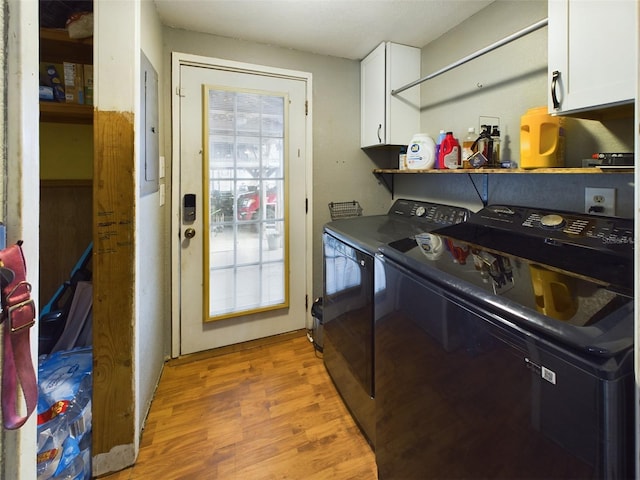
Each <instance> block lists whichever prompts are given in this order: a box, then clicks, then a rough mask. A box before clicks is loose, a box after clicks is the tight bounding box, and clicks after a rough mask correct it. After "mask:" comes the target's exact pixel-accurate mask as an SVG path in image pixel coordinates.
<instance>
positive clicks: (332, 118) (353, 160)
mask: <svg viewBox="0 0 640 480" xmlns="http://www.w3.org/2000/svg"><path fill="white" fill-rule="evenodd" d="M163 38H164V42H165V61H166V62H167V63H166V64H165V71H166V72H169V71H170V63H169V62H170V53H171V52H172V51H177V52H182V53H189V54H194V55H203V56H208V57H215V58H223V59H227V60H234V61H239V62H246V63H253V64H257V65H265V66H271V67H278V68H286V69H291V70H298V71H304V72H310V73H311V74H312V75H313V100H312V102H313V105H312V112H313V186H314V187H313V203H312V208H311V212H312V214H313V292H312V294H313V296H314V297H316V296H319V295H321V293H322V244H321V235H322V226H323V225H324V224H325V223H326V222H327V221H329V220H330V214H329V208H328V203H329V202H332V201H334V202H338V201H349V200H358V201H359V202H360V204H361V205H362V207H363V209H364V213H365V214H368V215H371V214H375V213H382V212H385V211H386V210H387V208H388V204H389V198H390V196H389V193H388V191H387V190H386V188H385V187H384V186H382V185H380V184H379V183H378V181H377V179H376V178H375V177H374V176H373V174H372V173H371V172H372V170H373V169H374V168H376V164H375V163H374V162H373V161H372V160H371V159H370V158H368V157H367V156H366V155H365V154H364V153H363V152H362V150H361V149H360V63H359V62H356V61H352V60H346V59H342V58H336V57H329V56H324V55H315V54H311V53H305V52H300V51H296V50H289V49H284V48H277V47H272V46H268V45H262V44H257V43H252V42H245V41H240V40H234V39H230V38H225V37H218V36H213V35H206V34H201V33H194V32H189V31H185V30H178V29H172V28H168V27H165V28H164V32H163ZM166 83H167V84H166V85H165V98H171V97H170V91H169V89H170V85H169V82H166ZM169 109H170V102H167V104H166V107H165V115H164V118H165V119H170V118H171V115H170V110H169ZM167 121H169V120H167ZM166 128H167V126H165V129H166ZM170 140H171V139H170V138H169V137H168V136H167V138H166V139H165V141H166V142H167V143H166V145H165V152H170V151H171V149H170V146H169V145H170V144H169V142H170ZM292 181H294V182H295V181H303V179H292Z"/></svg>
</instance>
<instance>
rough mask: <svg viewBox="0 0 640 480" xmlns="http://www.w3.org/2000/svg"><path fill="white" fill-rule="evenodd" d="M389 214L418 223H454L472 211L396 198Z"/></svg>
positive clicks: (463, 219)
mask: <svg viewBox="0 0 640 480" xmlns="http://www.w3.org/2000/svg"><path fill="white" fill-rule="evenodd" d="M389 215H391V216H397V217H405V218H411V219H412V220H413V221H415V222H417V223H430V224H435V225H454V224H456V223H461V222H464V221H466V220H467V219H468V218H469V216H470V215H471V212H470V211H469V210H467V209H466V208H462V207H454V206H450V205H442V204H439V203H429V202H421V201H417V200H396V202H395V203H394V204H393V206H392V207H391V209H390V210H389Z"/></svg>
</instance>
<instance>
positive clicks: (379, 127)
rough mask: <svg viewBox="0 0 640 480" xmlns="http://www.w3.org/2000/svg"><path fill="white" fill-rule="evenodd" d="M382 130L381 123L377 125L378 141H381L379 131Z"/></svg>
mask: <svg viewBox="0 0 640 480" xmlns="http://www.w3.org/2000/svg"><path fill="white" fill-rule="evenodd" d="M381 130H382V124H381V123H380V124H379V125H378V142H380V143H382V137H381V136H380V132H381Z"/></svg>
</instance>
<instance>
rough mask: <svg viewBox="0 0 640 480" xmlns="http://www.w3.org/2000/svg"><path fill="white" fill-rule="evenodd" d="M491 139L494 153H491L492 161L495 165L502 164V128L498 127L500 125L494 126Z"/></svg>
mask: <svg viewBox="0 0 640 480" xmlns="http://www.w3.org/2000/svg"><path fill="white" fill-rule="evenodd" d="M491 141H492V142H493V145H492V153H491V163H492V165H493V166H494V167H499V166H500V130H499V129H498V125H494V126H493V130H492V131H491Z"/></svg>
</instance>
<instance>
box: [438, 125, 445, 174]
mask: <svg viewBox="0 0 640 480" xmlns="http://www.w3.org/2000/svg"><path fill="white" fill-rule="evenodd" d="M446 135H447V134H446V133H445V131H444V130H440V133H439V134H438V139H437V140H436V168H444V165H442V164H441V163H440V148H441V147H442V141H443V140H444V137H446Z"/></svg>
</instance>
